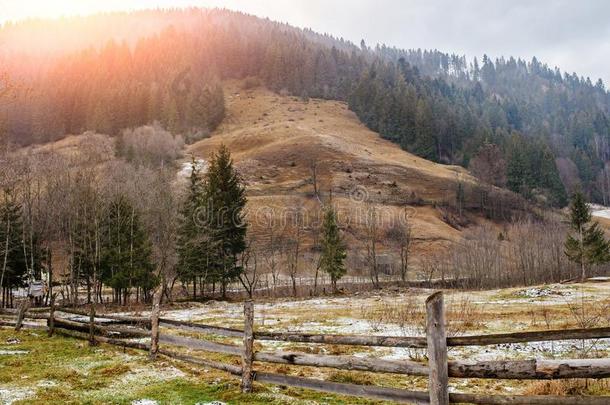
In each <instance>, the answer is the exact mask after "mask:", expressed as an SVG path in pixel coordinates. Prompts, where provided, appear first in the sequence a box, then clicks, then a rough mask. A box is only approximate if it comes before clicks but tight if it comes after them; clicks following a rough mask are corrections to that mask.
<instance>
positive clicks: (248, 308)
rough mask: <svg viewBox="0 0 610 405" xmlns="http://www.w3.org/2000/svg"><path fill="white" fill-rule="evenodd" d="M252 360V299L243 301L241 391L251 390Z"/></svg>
mask: <svg viewBox="0 0 610 405" xmlns="http://www.w3.org/2000/svg"><path fill="white" fill-rule="evenodd" d="M253 361H254V304H253V303H252V300H246V301H244V353H243V356H242V375H241V390H242V392H252V380H253V377H254V375H253V371H252V363H253Z"/></svg>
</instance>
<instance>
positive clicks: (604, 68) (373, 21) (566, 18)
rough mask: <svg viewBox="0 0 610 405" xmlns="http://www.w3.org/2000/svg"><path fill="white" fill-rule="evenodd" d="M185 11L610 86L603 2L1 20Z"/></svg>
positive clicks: (123, 1) (433, 1) (232, 1)
mask: <svg viewBox="0 0 610 405" xmlns="http://www.w3.org/2000/svg"><path fill="white" fill-rule="evenodd" d="M188 6H200V7H224V8H229V9H233V10H240V11H244V12H247V13H251V14H255V15H258V16H261V17H269V18H270V19H272V20H277V21H282V22H288V23H290V24H292V25H296V26H299V27H308V28H312V29H314V30H315V31H318V32H321V33H329V34H332V35H334V36H337V37H343V38H345V39H348V40H351V41H353V42H355V43H359V42H360V40H361V39H364V40H365V41H366V42H367V44H369V45H375V44H377V43H385V44H387V45H390V46H397V47H400V48H422V49H438V50H441V51H444V52H449V53H457V54H460V55H466V56H467V57H469V58H472V57H474V56H478V57H479V58H480V57H481V56H482V55H483V54H487V55H489V56H492V57H497V56H515V57H521V58H525V59H528V60H529V59H531V58H532V56H536V57H538V59H539V60H541V61H543V62H545V63H547V64H549V65H550V66H551V67H555V66H558V67H560V68H561V70H562V71H568V72H573V71H576V72H577V73H578V74H579V75H581V76H585V77H587V76H589V77H591V79H592V80H593V81H595V80H597V78H600V77H601V78H602V79H603V80H604V82H605V83H607V84H610V68H609V66H610V1H606V0H579V1H575V0H427V1H426V0H325V1H324V0H199V1H197V0H101V1H100V0H0V22H3V21H7V20H19V19H23V18H28V17H57V16H61V15H74V14H89V13H92V12H96V11H109V10H130V9H141V8H155V7H161V8H168V7H188ZM607 87H608V86H607Z"/></svg>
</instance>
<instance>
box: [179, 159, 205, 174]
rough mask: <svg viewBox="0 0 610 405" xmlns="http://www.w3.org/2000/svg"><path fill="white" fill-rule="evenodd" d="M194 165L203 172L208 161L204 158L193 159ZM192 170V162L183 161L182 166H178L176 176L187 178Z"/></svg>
mask: <svg viewBox="0 0 610 405" xmlns="http://www.w3.org/2000/svg"><path fill="white" fill-rule="evenodd" d="M195 167H196V168H197V169H198V170H199V171H200V172H201V173H205V172H206V171H207V170H208V163H207V162H206V161H205V160H204V159H195ZM191 172H192V163H191V162H184V163H182V166H180V170H179V171H178V176H179V177H182V178H187V177H189V176H190V175H191Z"/></svg>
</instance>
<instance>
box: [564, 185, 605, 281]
mask: <svg viewBox="0 0 610 405" xmlns="http://www.w3.org/2000/svg"><path fill="white" fill-rule="evenodd" d="M570 227H571V228H572V230H573V231H574V233H575V234H574V235H572V234H569V235H568V237H567V239H566V242H565V254H566V256H568V258H569V259H570V260H571V261H573V262H575V263H577V264H578V265H579V266H580V268H581V279H582V280H583V281H584V279H585V278H586V275H587V269H588V268H589V267H590V266H592V265H596V264H603V263H607V262H608V261H610V244H609V243H608V241H607V240H606V239H605V237H604V232H603V231H602V230H601V229H600V228H599V224H598V223H597V222H591V212H590V211H589V207H588V206H587V204H586V202H585V199H584V197H583V195H582V194H581V193H576V194H575V195H574V197H573V198H572V203H571V205H570Z"/></svg>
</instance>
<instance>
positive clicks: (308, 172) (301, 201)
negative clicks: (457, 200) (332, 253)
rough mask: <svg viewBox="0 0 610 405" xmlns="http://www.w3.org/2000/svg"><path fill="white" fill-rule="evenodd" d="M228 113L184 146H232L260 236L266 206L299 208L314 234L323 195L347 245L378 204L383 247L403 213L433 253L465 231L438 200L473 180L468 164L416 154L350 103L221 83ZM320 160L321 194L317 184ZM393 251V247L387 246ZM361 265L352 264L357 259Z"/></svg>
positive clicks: (419, 244) (356, 244) (358, 245)
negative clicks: (335, 211)
mask: <svg viewBox="0 0 610 405" xmlns="http://www.w3.org/2000/svg"><path fill="white" fill-rule="evenodd" d="M225 94H226V96H227V106H226V108H227V116H226V118H225V120H224V122H223V123H222V124H221V125H220V127H219V128H218V129H217V130H216V131H215V132H214V133H213V134H212V136H211V137H210V138H208V139H204V140H202V141H199V142H197V143H195V144H193V145H191V146H190V147H189V148H188V154H191V155H193V156H195V157H197V158H203V159H208V158H209V156H210V154H211V153H213V152H214V151H215V149H217V148H218V146H219V145H220V144H225V145H226V146H227V147H229V149H230V150H231V152H232V154H233V157H234V159H235V162H236V164H237V167H238V169H239V171H240V173H241V174H242V176H243V177H244V180H245V181H246V183H247V185H248V195H249V196H248V198H249V207H248V208H249V212H250V217H249V219H250V221H252V226H253V230H254V233H255V234H257V235H258V238H259V240H260V239H262V240H266V239H268V236H269V235H268V234H267V227H266V223H267V220H266V217H265V216H266V215H267V214H269V213H271V216H272V218H273V220H274V221H276V224H277V223H280V222H281V220H282V217H283V216H290V214H291V213H292V212H293V211H294V210H295V209H297V207H303V208H304V210H306V212H307V215H308V217H309V222H308V223H309V225H310V226H309V229H308V232H307V244H308V245H310V244H311V242H312V240H313V238H315V234H316V230H315V229H316V220H317V217H316V216H317V215H319V212H320V209H321V204H322V203H324V202H328V201H329V200H330V195H329V191H330V190H331V189H332V193H333V195H332V201H333V203H334V204H336V205H337V206H338V207H339V211H340V216H341V217H342V218H343V224H344V230H345V231H346V236H347V242H348V246H349V247H350V249H353V250H356V249H358V250H360V251H361V252H362V251H363V249H364V250H366V249H365V246H364V243H366V239H367V237H366V234H367V232H366V229H367V228H366V226H365V223H366V215H367V213H368V212H369V210H370V208H371V207H375V208H376V209H377V210H378V212H379V214H380V219H381V222H382V226H381V227H380V229H379V239H380V242H381V243H380V253H381V254H382V255H383V254H388V255H390V256H392V255H395V254H396V249H392V241H391V240H390V238H388V237H387V235H386V232H387V230H388V229H389V228H390V227H391V225H392V223H393V222H392V221H398V220H400V218H402V217H403V216H404V213H405V210H406V212H407V215H408V217H409V221H410V223H411V224H412V226H413V232H414V237H415V239H416V244H415V251H416V252H419V253H429V252H434V251H437V249H443V248H444V247H446V246H447V245H449V244H451V243H453V242H457V241H459V240H460V239H461V232H460V231H459V230H457V229H455V228H454V227H452V226H450V225H449V224H447V223H445V222H443V219H442V215H441V212H440V211H439V210H437V209H435V208H434V207H433V205H434V203H442V202H444V201H446V200H447V199H451V198H454V195H455V190H456V185H457V183H458V181H461V182H465V183H472V182H473V179H472V177H471V176H470V175H469V174H468V173H467V172H466V171H465V170H464V169H462V168H460V167H456V166H444V165H440V164H437V163H433V162H430V161H427V160H425V159H422V158H419V157H417V156H415V155H412V154H410V153H408V152H405V151H403V150H402V149H400V148H399V147H398V146H397V145H396V144H394V143H392V142H390V141H387V140H383V139H381V138H380V137H379V135H378V134H376V133H374V132H372V131H370V130H368V129H367V128H366V127H365V126H364V125H363V124H362V123H361V122H360V121H359V120H358V119H357V117H356V116H355V114H354V113H352V112H350V111H349V110H348V108H347V106H346V104H345V103H342V102H338V101H326V100H320V99H311V100H308V101H303V100H302V99H299V98H295V97H290V96H280V95H277V94H276V93H273V92H271V91H269V90H266V89H264V88H256V89H252V90H247V91H244V90H243V89H241V88H240V87H239V85H238V83H237V82H231V83H229V84H228V85H226V86H225ZM312 162H315V163H316V166H317V170H316V172H317V184H318V189H319V190H320V200H319V199H318V198H317V197H316V195H315V193H314V187H313V181H312V173H313V171H312ZM390 250H391V252H390ZM357 267H358V266H357V264H356V268H357Z"/></svg>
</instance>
